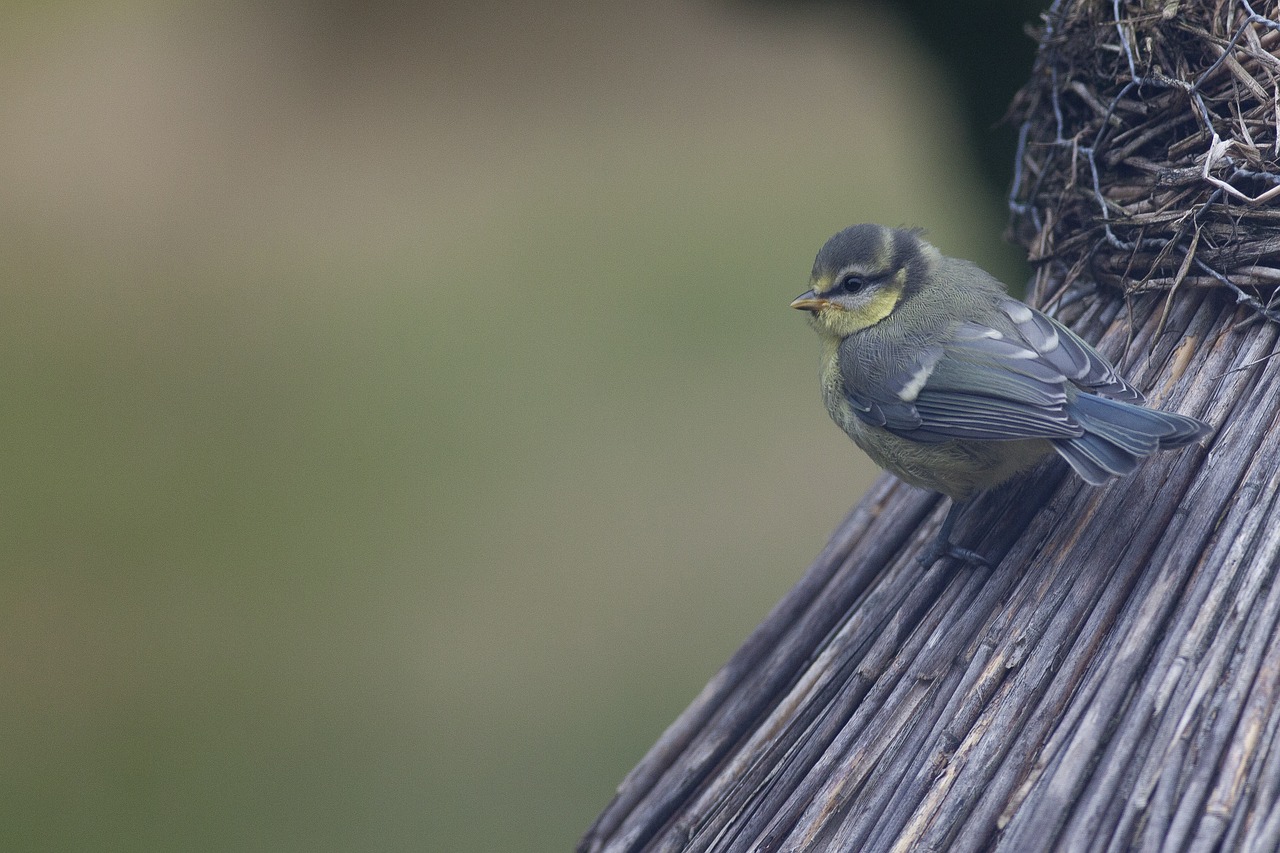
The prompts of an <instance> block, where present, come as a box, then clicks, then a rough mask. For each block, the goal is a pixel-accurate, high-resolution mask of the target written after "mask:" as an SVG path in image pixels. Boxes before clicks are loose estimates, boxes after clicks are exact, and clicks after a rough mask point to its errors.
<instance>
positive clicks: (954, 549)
mask: <svg viewBox="0 0 1280 853" xmlns="http://www.w3.org/2000/svg"><path fill="white" fill-rule="evenodd" d="M963 507H964V504H960V503H956V502H955V501H952V502H951V509H949V510H948V511H947V517H946V518H945V519H943V521H942V527H941V528H939V529H938V535H937V536H935V537H934V539H933V541H932V542H930V543H929V547H928V548H926V549H925V551H924V553H922V554H920V555H919V556H918V557H916V559H917V560H919V561H920V564H921V565H922V566H924V567H925V568H926V569H927V568H930V567H931V566H932V565H933V564H934V563H936V562H938V561H939V560H941V559H942V558H943V557H950V558H952V559H953V560H959V561H960V562H962V563H969V564H970V565H977V566H987V567H990V566H991V561H990V560H988V559H987V558H986V557H984V556H982V555H981V554H979V553H978V552H977V551H971V550H969V549H968V548H961V547H960V546H959V545H957V544H956V543H954V542H952V541H951V529H952V528H953V527H955V525H956V519H957V518H959V517H960V512H961V510H962V508H963Z"/></svg>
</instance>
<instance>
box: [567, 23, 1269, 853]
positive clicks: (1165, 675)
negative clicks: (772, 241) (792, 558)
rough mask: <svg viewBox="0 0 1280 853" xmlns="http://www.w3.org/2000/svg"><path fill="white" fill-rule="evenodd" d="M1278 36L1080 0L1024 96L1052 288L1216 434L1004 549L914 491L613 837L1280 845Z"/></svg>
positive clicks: (985, 516) (998, 530) (694, 708)
mask: <svg viewBox="0 0 1280 853" xmlns="http://www.w3.org/2000/svg"><path fill="white" fill-rule="evenodd" d="M1267 15H1269V16H1270V17H1267ZM1278 34H1280V23H1277V15H1276V9H1275V7H1274V6H1272V7H1270V8H1269V9H1267V10H1264V12H1263V13H1258V12H1255V10H1254V8H1253V7H1252V6H1250V5H1249V3H1248V2H1246V0H1216V2H1201V3H1191V2H1185V1H1184V2H1177V0H1170V2H1165V3H1150V2H1137V0H1134V1H1133V2H1122V0H1071V1H1070V2H1067V0H1061V2H1056V3H1054V5H1053V7H1052V8H1051V10H1050V12H1049V14H1048V15H1047V16H1046V19H1045V27H1044V31H1043V33H1042V35H1041V50H1040V55H1039V59H1038V61H1037V64H1036V67H1035V71H1034V75H1033V79H1032V81H1031V83H1030V84H1029V85H1028V87H1027V89H1026V90H1025V91H1024V92H1023V94H1022V95H1021V97H1020V98H1019V101H1018V104H1017V110H1018V114H1019V115H1020V116H1021V120H1022V134H1021V140H1022V142H1021V150H1020V155H1019V164H1018V173H1017V176H1016V179H1015V181H1014V189H1013V193H1012V196H1011V206H1012V210H1013V213H1014V217H1013V231H1014V233H1015V234H1017V235H1019V237H1020V239H1022V240H1024V241H1025V243H1026V245H1028V246H1029V249H1030V252H1031V255H1032V258H1033V260H1034V261H1035V262H1036V264H1037V265H1038V273H1037V280H1036V288H1035V291H1034V298H1035V299H1038V301H1039V302H1040V303H1041V304H1042V305H1047V306H1048V305H1051V306H1052V307H1053V308H1054V309H1055V310H1057V311H1058V313H1059V318H1060V319H1062V320H1063V321H1064V322H1067V323H1068V324H1069V325H1071V326H1072V327H1073V328H1075V329H1076V330H1077V331H1079V332H1080V333H1081V334H1082V335H1083V336H1084V337H1086V338H1087V339H1089V340H1092V341H1097V342H1098V345H1099V348H1100V349H1101V350H1102V351H1103V352H1104V353H1105V354H1106V355H1108V356H1109V357H1110V358H1111V359H1112V360H1113V361H1115V362H1116V363H1118V364H1120V365H1121V366H1122V370H1123V372H1124V373H1125V374H1126V375H1127V376H1128V377H1129V378H1130V379H1132V381H1133V382H1134V384H1135V385H1137V386H1138V387H1139V388H1141V389H1143V390H1145V391H1147V392H1148V396H1149V397H1150V398H1151V399H1152V400H1153V401H1154V402H1155V403H1156V404H1157V405H1159V406H1160V407H1161V408H1168V409H1175V410H1177V411H1181V412H1184V413H1187V414H1191V415H1194V416H1197V417H1200V418H1201V419H1203V420H1205V421H1207V422H1208V423H1210V424H1211V425H1213V426H1214V427H1215V433H1214V435H1213V436H1212V437H1211V438H1210V439H1209V440H1208V441H1207V443H1206V445H1205V446H1203V447H1196V448H1188V449H1185V450H1183V451H1180V452H1178V453H1170V454H1162V455H1160V456H1158V457H1156V458H1153V459H1150V460H1148V461H1147V462H1146V463H1145V464H1144V465H1143V466H1142V467H1141V468H1140V469H1139V470H1138V471H1137V472H1136V473H1135V474H1134V475H1132V476H1131V477H1128V478H1125V479H1123V480H1118V481H1115V482H1112V483H1110V484H1107V485H1105V486H1101V487H1096V488H1094V487H1090V486H1087V485H1085V484H1084V483H1082V482H1081V481H1080V480H1079V479H1078V478H1075V477H1073V476H1063V474H1064V472H1063V470H1062V466H1060V465H1058V466H1056V467H1055V466H1054V465H1049V466H1047V467H1044V468H1042V469H1040V470H1038V471H1036V472H1033V473H1032V474H1031V475H1030V476H1028V477H1025V478H1023V479H1021V480H1020V481H1017V482H1015V483H1013V484H1010V485H1009V486H1008V487H1006V488H1004V489H1002V490H1000V491H998V492H995V493H992V494H988V495H984V496H982V497H981V498H979V499H978V501H977V503H976V504H975V506H974V508H973V509H972V510H971V511H970V512H969V513H967V514H966V516H965V517H964V518H963V519H962V521H961V524H960V526H959V528H958V529H957V534H958V537H959V541H961V542H963V543H964V544H965V545H966V546H971V547H976V548H977V549H978V550H979V551H981V552H982V553H984V554H986V555H988V556H989V557H991V558H993V562H994V563H995V565H994V566H993V567H989V568H988V567H981V568H973V567H957V566H954V565H950V564H949V563H947V562H945V561H944V562H943V563H940V564H939V565H938V566H935V567H934V568H933V569H930V570H926V569H924V568H922V567H921V566H920V564H919V563H918V562H917V561H916V559H915V555H916V554H917V553H919V552H920V551H921V550H922V548H923V547H924V545H925V544H926V543H928V542H929V541H930V540H931V539H932V537H933V535H934V533H935V531H936V529H937V526H938V524H939V523H940V522H941V518H942V515H943V513H944V511H945V502H942V501H939V500H938V498H937V496H936V495H928V494H925V493H922V492H918V491H915V490H912V489H910V488H908V487H906V486H904V485H903V484H901V483H899V482H897V481H896V480H894V479H892V478H891V477H887V476H886V477H884V478H882V479H881V480H880V481H879V483H878V485H877V486H876V487H875V488H874V489H873V490H872V492H871V493H870V494H869V495H868V496H867V497H866V498H864V499H863V501H862V502H861V503H859V504H858V506H857V507H855V508H854V510H853V512H852V513H851V515H850V516H849V517H848V519H847V520H846V521H845V522H844V523H843V524H842V525H841V526H840V528H839V529H837V531H836V532H835V535H834V536H833V538H832V540H831V542H830V543H828V545H827V548H826V549H825V550H824V551H823V553H822V554H821V555H820V556H819V557H818V559H817V560H816V561H815V562H814V564H813V566H812V567H810V569H809V571H808V572H807V573H806V575H805V576H804V578H803V579H802V580H801V581H800V583H799V584H797V585H796V587H795V588H794V589H792V590H791V592H790V593H788V595H787V596H786V598H785V599H784V600H783V601H781V602H780V603H779V604H778V606H777V607H776V608H775V610H774V612H773V613H771V614H770V615H769V617H768V618H767V619H766V620H765V621H764V623H762V624H761V625H760V627H759V628H758V629H757V630H756V631H755V633H754V634H752V636H751V637H750V638H749V639H748V640H747V642H746V643H745V644H744V645H743V646H742V648H741V649H740V650H739V651H738V652H737V653H736V654H735V655H734V656H733V658H732V659H731V660H730V661H729V663H728V664H726V666H725V667H724V669H723V670H721V672H720V673H719V674H718V675H717V676H716V677H715V678H714V679H713V680H712V681H711V683H709V684H708V685H707V686H706V688H705V689H704V690H703V692H702V694H701V695H700V696H698V698H697V699H696V700H695V701H694V703H693V704H692V705H691V706H690V707H689V708H688V709H687V710H686V711H685V712H684V713H683V714H682V715H681V716H680V718H679V719H677V720H676V721H675V722H674V723H673V724H672V726H671V727H670V728H669V729H668V731H667V732H666V733H665V734H664V735H663V736H662V738H661V739H660V740H659V741H658V743H657V744H656V745H655V746H654V747H653V749H652V750H651V751H650V752H649V754H648V755H647V756H645V758H644V759H643V760H642V761H641V762H640V764H638V765H637V766H636V768H635V769H634V770H633V771H632V772H631V773H630V774H629V775H628V776H627V778H626V779H625V780H623V782H622V784H621V785H620V786H619V789H618V792H617V795H616V797H615V798H614V800H613V802H612V803H610V804H609V806H608V807H607V808H606V809H605V810H604V812H602V813H601V815H600V816H599V818H598V819H597V820H596V822H595V824H594V825H593V826H592V827H591V829H590V830H589V831H588V833H587V835H586V837H585V838H584V839H583V841H582V844H581V848H580V849H581V850H583V851H638V850H653V851H712V850H714V851H758V850H768V851H773V850H787V851H807V850H819V851H822V850H839V851H846V850H857V851H903V853H907V851H917V850H933V851H941V850H946V851H972V853H979V851H988V850H997V851H1010V853H1036V851H1054V850H1108V851H1122V850H1152V851H1155V850H1171V851H1237V850H1239V851H1249V853H1274V851H1276V850H1280V359H1277V358H1273V356H1274V355H1275V354H1276V346H1277V341H1280V322H1250V321H1252V320H1257V319H1258V318H1260V317H1265V318H1267V319H1269V320H1273V321H1274V320H1277V319H1280V313H1277V310H1276V306H1277V304H1280V299H1277V290H1276V283H1277V282H1280V206H1277V205H1275V204H1274V202H1276V201H1277V200H1280V168H1278V167H1277V151H1278V150H1280V136H1278V128H1277V125H1278V124H1280V112H1278V104H1280V92H1278V89H1277V80H1278V79H1280V74H1278V73H1277V72H1278V71H1280V60H1278V59H1277V57H1276V56H1275V55H1274V54H1275V52H1276V48H1277V45H1278V44H1280V35H1278ZM1098 285H1101V287H1099V286H1098ZM1109 285H1114V286H1115V287H1118V288H1120V289H1121V290H1120V291H1113V290H1110V289H1109V288H1108V286H1109ZM1064 296H1069V297H1070V298H1063V297H1064Z"/></svg>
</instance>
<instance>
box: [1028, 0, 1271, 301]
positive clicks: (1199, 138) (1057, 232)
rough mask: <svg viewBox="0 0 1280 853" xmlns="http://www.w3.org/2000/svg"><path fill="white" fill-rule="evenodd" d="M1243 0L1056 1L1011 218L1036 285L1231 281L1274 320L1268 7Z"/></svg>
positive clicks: (1033, 87) (1136, 287)
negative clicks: (1080, 280)
mask: <svg viewBox="0 0 1280 853" xmlns="http://www.w3.org/2000/svg"><path fill="white" fill-rule="evenodd" d="M1264 11H1265V12H1266V13H1268V14H1270V15H1272V16H1273V17H1267V15H1266V14H1262V13H1260V12H1258V11H1255V8H1254V7H1253V6H1251V5H1250V3H1249V2H1246V0H1207V2H1186V1H1185V0H1184V2H1178V0H1114V2H1101V0H1057V2H1055V3H1054V4H1053V5H1052V6H1051V7H1050V9H1049V12H1048V13H1047V14H1046V16H1045V19H1044V22H1045V23H1044V33H1043V35H1042V38H1041V47H1040V53H1039V56H1038V58H1037V60H1036V65H1035V68H1034V71H1033V74H1032V78H1031V82H1030V83H1028V84H1027V86H1026V87H1025V88H1024V89H1023V90H1022V91H1021V92H1020V93H1019V94H1018V97H1017V99H1016V100H1015V102H1014V106H1013V113H1014V116H1015V118H1016V119H1017V120H1020V121H1021V127H1020V135H1019V151H1018V161H1017V171H1016V173H1015V177H1014V184H1013V189H1012V191H1011V194H1010V200H1009V203H1010V209H1011V211H1012V214H1013V216H1012V226H1011V227H1012V230H1013V233H1014V237H1015V239H1017V240H1018V241H1019V242H1020V243H1022V244H1023V245H1025V246H1027V248H1028V249H1029V251H1030V256H1031V261H1032V263H1033V264H1035V265H1036V266H1037V282H1036V283H1037V287H1038V288H1039V291H1040V292H1041V293H1042V294H1043V293H1044V288H1045V286H1046V285H1047V284H1048V282H1049V281H1054V282H1055V283H1057V284H1058V285H1061V284H1063V283H1064V282H1065V283H1067V284H1069V283H1070V282H1071V281H1073V280H1075V279H1076V278H1078V277H1080V276H1081V275H1082V274H1083V275H1085V277H1087V278H1091V279H1093V280H1095V281H1098V282H1100V283H1102V284H1106V285H1111V286H1115V287H1120V288H1123V289H1124V290H1125V291H1126V292H1129V293H1134V292H1140V291H1147V290H1153V289H1166V290H1167V289H1174V288H1177V287H1180V286H1204V287H1225V288H1230V289H1231V290H1233V291H1234V293H1235V294H1236V298H1237V299H1239V300H1240V301H1242V302H1246V303H1248V304H1249V305H1250V306H1251V307H1252V308H1253V309H1254V310H1256V311H1258V312H1259V313H1261V314H1263V315H1264V316H1266V317H1268V318H1269V319H1271V320H1275V321H1277V322H1280V297H1278V296H1277V293H1278V291H1280V288H1277V285H1280V93H1278V92H1280V88H1278V87H1280V20H1278V19H1277V18H1276V17H1275V15H1276V14H1277V12H1276V8H1275V6H1274V5H1273V4H1272V5H1269V6H1268V7H1267V8H1266V9H1265V10H1264Z"/></svg>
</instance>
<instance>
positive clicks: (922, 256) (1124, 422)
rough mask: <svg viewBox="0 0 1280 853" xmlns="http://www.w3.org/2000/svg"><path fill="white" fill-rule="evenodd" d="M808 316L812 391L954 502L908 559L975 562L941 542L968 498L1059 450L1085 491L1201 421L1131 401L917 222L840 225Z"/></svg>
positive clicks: (877, 455) (1197, 432)
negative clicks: (814, 343)
mask: <svg viewBox="0 0 1280 853" xmlns="http://www.w3.org/2000/svg"><path fill="white" fill-rule="evenodd" d="M809 283H810V285H811V288H810V289H809V290H808V291H806V292H805V293H802V294H801V295H800V296H798V297H796V298H795V299H794V300H793V301H792V302H791V307H792V308H796V309H799V310H801V311H806V312H808V314H809V318H808V319H809V324H810V325H811V326H812V327H813V328H814V330H815V331H817V333H818V337H819V338H820V339H821V341H822V356H821V367H820V371H819V375H820V383H821V389H822V399H823V402H824V403H825V404H826V407H827V411H828V412H829V413H830V415H831V418H832V420H834V421H835V422H836V424H837V425H839V426H840V428H841V429H843V430H844V431H845V432H846V433H847V434H848V435H849V437H850V438H851V439H853V441H854V443H855V444H857V445H858V446H859V447H860V448H862V450H863V451H864V452H865V453H866V454H867V455H868V456H870V457H871V458H872V459H873V460H874V461H875V462H876V464H878V465H879V466H880V467H881V468H884V469H885V470H887V471H890V472H892V473H893V474H895V475H896V476H897V477H898V478H899V479H901V480H904V481H905V482H907V483H909V484H911V485H913V486H918V487H921V488H924V489H929V490H931V491H935V492H940V493H942V494H943V495H946V496H947V497H949V498H950V499H951V507H950V509H949V510H948V512H947V515H946V517H945V519H944V521H943V523H942V527H941V529H940V530H939V532H938V535H937V537H936V538H935V539H934V540H933V542H932V543H931V544H930V545H929V546H928V547H927V548H926V549H925V551H924V552H923V553H922V554H921V555H920V558H919V559H920V562H922V563H924V565H925V567H926V568H928V567H930V566H932V565H933V564H934V563H936V562H937V561H938V560H939V559H941V558H943V557H952V558H955V559H958V560H961V561H964V562H967V563H979V564H988V561H987V560H986V559H985V558H984V557H983V556H982V555H981V554H979V553H977V552H976V551H974V550H971V549H967V548H962V547H960V546H959V545H958V544H956V543H955V542H953V541H952V538H951V536H952V531H953V529H954V526H955V523H956V519H957V518H958V517H959V515H960V514H961V512H962V511H963V508H964V507H965V506H966V505H967V503H968V502H969V501H971V500H972V499H973V497H974V496H975V495H977V494H979V493H980V492H984V491H986V490H988V489H992V488H995V487H996V486H999V485H1000V484H1002V483H1004V482H1006V481H1007V480H1009V479H1011V478H1013V477H1014V476H1015V475H1017V474H1019V473H1021V472H1023V471H1026V470H1027V469H1029V468H1031V467H1032V466H1034V465H1035V464H1036V463H1038V462H1039V461H1041V460H1042V459H1044V458H1045V457H1046V456H1049V455H1050V454H1053V453H1056V454H1057V455H1058V456H1061V457H1062V458H1063V459H1065V460H1066V462H1067V464H1068V465H1070V466H1071V468H1072V469H1073V470H1074V471H1075V472H1076V473H1077V474H1079V475H1080V477H1081V478H1083V479H1084V480H1085V481H1086V482H1088V483H1090V484H1091V485H1101V484H1102V483H1105V482H1106V481H1108V480H1109V479H1111V478H1113V477H1120V476H1124V475H1127V474H1130V473H1132V472H1133V471H1134V470H1135V469H1136V468H1137V466H1138V464H1139V463H1140V462H1141V461H1142V460H1143V459H1145V458H1146V457H1148V456H1150V455H1152V454H1154V453H1156V452H1158V451H1162V450H1171V449H1174V448H1179V447H1185V446H1187V445H1189V444H1192V443H1195V442H1198V441H1200V440H1201V439H1203V438H1205V437H1206V436H1208V435H1209V434H1210V432H1211V429H1210V427H1209V426H1208V425H1207V424H1205V423H1203V422H1201V421H1199V420H1197V419H1195V418H1191V417H1187V416H1186V415H1180V414H1176V413H1174V412H1165V411H1159V410H1156V409H1151V408H1147V407H1145V406H1143V405H1142V404H1143V402H1144V397H1143V395H1142V394H1141V393H1140V392H1139V391H1138V390H1137V389H1136V388H1134V387H1133V386H1132V385H1130V384H1129V383H1128V382H1126V381H1125V380H1124V379H1123V378H1121V377H1120V376H1119V374H1118V373H1117V372H1116V369H1115V367H1114V366H1113V365H1112V364H1111V363H1110V362H1108V361H1107V359H1106V358H1104V357H1103V356H1102V355H1100V354H1099V353H1098V352H1097V351H1096V350H1095V349H1094V348H1093V347H1091V346H1090V345H1089V344H1088V343H1086V342H1085V341H1084V340H1082V339H1081V338H1080V337H1079V336H1078V335H1076V334H1075V333H1074V332H1072V331H1071V330H1070V329H1068V328H1067V327H1066V326H1064V325H1062V324H1061V323H1059V322H1058V321H1056V320H1054V319H1053V318H1052V317H1049V316H1048V315H1046V314H1044V313H1042V312H1040V311H1038V310H1036V309H1035V308H1032V307H1031V306H1030V305H1027V304H1026V303H1024V302H1021V301H1019V300H1017V299H1014V298H1013V297H1012V296H1010V295H1009V293H1008V291H1007V289H1006V288H1005V286H1004V285H1003V284H1002V283H1001V282H1000V281H999V280H997V279H996V278H995V277H994V276H992V275H991V274H989V273H987V272H986V271H985V270H983V269H981V268H980V267H978V266H977V265H975V264H973V263H971V262H969V261H966V260H962V259H959V258H951V257H947V256H945V255H943V254H942V253H941V252H939V251H938V249H937V248H935V247H934V246H933V245H931V244H930V243H928V242H927V241H926V240H925V239H924V237H923V233H922V232H921V231H919V230H917V229H906V228H888V227H886V226H883V225H875V224H861V225H853V226H850V227H848V228H846V229H844V230H843V231H840V232H839V233H837V234H836V235H834V236H833V237H831V239H829V240H828V241H827V242H826V244H825V245H824V246H823V247H822V249H821V250H820V251H819V252H818V255H817V258H816V259H815V260H814V263H813V273H812V276H811V278H810V282H809Z"/></svg>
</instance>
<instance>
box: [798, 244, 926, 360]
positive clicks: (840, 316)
mask: <svg viewBox="0 0 1280 853" xmlns="http://www.w3.org/2000/svg"><path fill="white" fill-rule="evenodd" d="M937 257H938V250H937V249H935V248H934V247H933V246H931V245H929V244H928V243H926V242H925V241H924V240H922V239H921V238H920V236H919V235H918V234H917V233H916V232H914V231H908V230H905V229H895V228H886V227H884V226H883V225H853V226H850V227H848V228H846V229H844V230H843V231H841V232H840V233H839V234H836V235H835V236H834V237H832V238H831V239H830V240H828V241H827V243H826V245H825V246H823V247H822V250H821V251H820V252H818V257H817V258H816V259H815V260H814V262H813V275H812V276H811V278H810V279H809V284H810V285H811V286H812V289H810V290H809V291H807V292H805V293H802V294H800V295H799V296H798V297H796V298H795V299H794V300H793V301H792V303H791V307H792V308H798V309H800V310H802V311H808V312H809V315H810V317H809V322H810V324H811V325H812V326H813V327H814V328H815V329H816V330H817V331H818V334H820V335H822V336H824V337H829V338H847V337H848V336H849V335H852V334H855V333H857V332H860V331H862V330H863V329H867V328H870V327H871V326H874V325H876V324H877V323H879V322H880V321H882V320H884V319H885V318H886V317H888V316H889V315H890V314H892V313H893V312H894V310H895V309H897V307H898V305H899V304H900V303H902V302H903V300H905V299H908V298H910V296H911V295H912V294H913V293H914V291H916V290H918V289H919V286H920V284H921V283H923V282H925V281H927V280H928V270H929V267H930V266H931V265H932V264H933V262H934V259H936V258H937Z"/></svg>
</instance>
